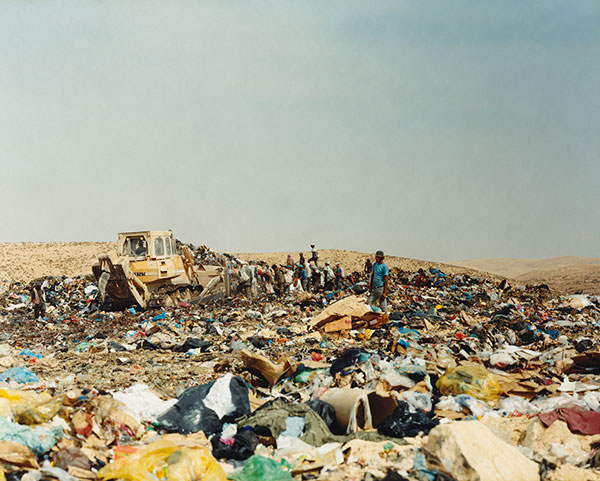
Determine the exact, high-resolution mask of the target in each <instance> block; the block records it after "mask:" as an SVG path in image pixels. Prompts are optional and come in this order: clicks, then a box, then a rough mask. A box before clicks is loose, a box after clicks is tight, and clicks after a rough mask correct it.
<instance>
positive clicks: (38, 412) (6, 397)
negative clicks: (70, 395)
mask: <svg viewBox="0 0 600 481" xmlns="http://www.w3.org/2000/svg"><path fill="white" fill-rule="evenodd" d="M61 406H62V402H61V399H60V398H53V397H52V396H51V395H50V394H48V393H47V392H42V393H37V392H35V391H19V390H18V389H0V416H3V417H7V418H8V417H12V418H14V420H15V421H17V422H18V423H19V424H27V425H31V424H43V423H45V422H46V421H49V420H50V419H52V418H53V417H54V416H55V415H56V414H57V413H58V411H60V408H61Z"/></svg>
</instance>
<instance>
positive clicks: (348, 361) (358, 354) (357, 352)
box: [329, 347, 370, 377]
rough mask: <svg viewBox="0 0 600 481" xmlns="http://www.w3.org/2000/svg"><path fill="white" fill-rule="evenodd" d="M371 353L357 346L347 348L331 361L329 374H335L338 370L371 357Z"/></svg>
mask: <svg viewBox="0 0 600 481" xmlns="http://www.w3.org/2000/svg"><path fill="white" fill-rule="evenodd" d="M369 357H370V355H369V354H368V353H366V352H365V351H363V350H362V349H359V348H357V347H351V348H350V349H346V350H345V351H344V352H343V353H342V354H341V355H340V356H339V357H338V358H337V359H334V361H333V362H332V363H331V367H330V368H329V374H331V376H332V377H333V376H335V375H336V374H337V373H338V372H341V371H343V370H344V369H346V368H348V367H350V366H352V365H353V364H355V363H358V362H363V361H366V360H367V359H369Z"/></svg>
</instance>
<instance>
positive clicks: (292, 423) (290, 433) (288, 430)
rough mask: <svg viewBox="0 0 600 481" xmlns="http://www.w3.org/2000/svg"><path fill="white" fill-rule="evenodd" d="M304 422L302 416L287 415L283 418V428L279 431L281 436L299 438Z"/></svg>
mask: <svg viewBox="0 0 600 481" xmlns="http://www.w3.org/2000/svg"><path fill="white" fill-rule="evenodd" d="M304 424H305V422H304V417H302V416H289V417H288V418H287V419H286V420H285V430H284V431H283V432H282V433H281V436H287V437H290V438H299V437H300V436H302V434H303V433H304Z"/></svg>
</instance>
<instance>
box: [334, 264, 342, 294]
mask: <svg viewBox="0 0 600 481" xmlns="http://www.w3.org/2000/svg"><path fill="white" fill-rule="evenodd" d="M334 272H335V290H336V291H340V290H341V289H342V279H343V278H344V269H342V266H340V263H339V262H338V263H337V264H336V265H335V271H334Z"/></svg>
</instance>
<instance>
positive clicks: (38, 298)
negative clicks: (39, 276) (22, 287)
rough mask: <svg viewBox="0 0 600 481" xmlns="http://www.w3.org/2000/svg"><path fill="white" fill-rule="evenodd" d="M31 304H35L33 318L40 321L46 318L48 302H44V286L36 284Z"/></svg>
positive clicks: (32, 291) (32, 290) (32, 292)
mask: <svg viewBox="0 0 600 481" xmlns="http://www.w3.org/2000/svg"><path fill="white" fill-rule="evenodd" d="M31 303H32V304H33V317H34V319H39V318H40V317H46V302H45V300H44V291H43V290H42V284H40V283H39V282H36V283H35V284H34V286H33V287H32V288H31Z"/></svg>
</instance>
